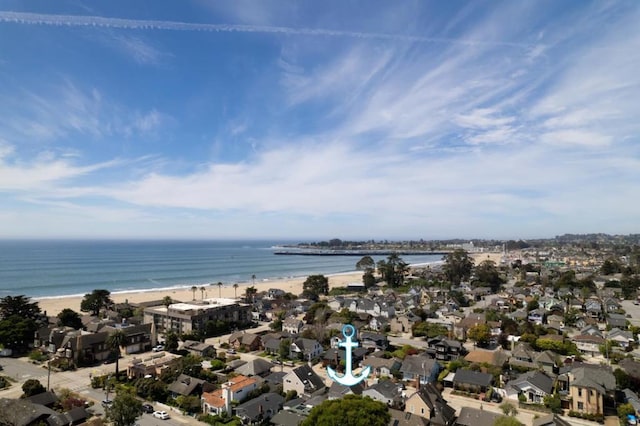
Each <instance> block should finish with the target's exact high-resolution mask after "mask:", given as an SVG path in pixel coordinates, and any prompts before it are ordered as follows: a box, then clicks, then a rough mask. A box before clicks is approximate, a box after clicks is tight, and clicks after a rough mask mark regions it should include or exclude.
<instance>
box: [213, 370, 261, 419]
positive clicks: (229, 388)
mask: <svg viewBox="0 0 640 426" xmlns="http://www.w3.org/2000/svg"><path fill="white" fill-rule="evenodd" d="M257 382H258V381H257V380H256V379H255V378H253V377H246V376H242V375H240V376H236V377H232V378H231V379H230V380H229V381H228V382H225V383H223V385H222V389H217V390H215V391H213V392H203V393H202V396H201V403H202V412H203V413H206V414H211V415H214V416H215V415H220V414H222V413H229V414H231V402H232V401H242V400H243V399H245V398H246V396H247V395H248V394H249V392H251V391H252V390H254V389H255V388H256V386H257Z"/></svg>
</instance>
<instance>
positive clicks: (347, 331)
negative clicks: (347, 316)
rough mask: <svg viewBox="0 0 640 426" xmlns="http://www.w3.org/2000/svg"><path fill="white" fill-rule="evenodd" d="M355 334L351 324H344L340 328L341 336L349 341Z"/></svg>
mask: <svg viewBox="0 0 640 426" xmlns="http://www.w3.org/2000/svg"><path fill="white" fill-rule="evenodd" d="M355 334H356V329H355V327H354V326H352V325H351V324H345V325H343V326H342V335H343V336H344V337H345V338H347V339H349V338H351V337H353V336H354V335H355Z"/></svg>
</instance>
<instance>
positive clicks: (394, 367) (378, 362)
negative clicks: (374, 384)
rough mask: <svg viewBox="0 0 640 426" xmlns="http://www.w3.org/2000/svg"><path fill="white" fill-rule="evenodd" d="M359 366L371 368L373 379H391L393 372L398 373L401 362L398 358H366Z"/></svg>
mask: <svg viewBox="0 0 640 426" xmlns="http://www.w3.org/2000/svg"><path fill="white" fill-rule="evenodd" d="M360 366H362V367H371V372H372V373H373V376H375V377H381V376H385V377H391V376H392V375H393V372H394V371H400V367H401V366H402V361H401V360H400V359H398V358H381V357H380V358H379V357H377V356H368V357H367V358H365V359H364V360H363V361H362V362H361V363H360Z"/></svg>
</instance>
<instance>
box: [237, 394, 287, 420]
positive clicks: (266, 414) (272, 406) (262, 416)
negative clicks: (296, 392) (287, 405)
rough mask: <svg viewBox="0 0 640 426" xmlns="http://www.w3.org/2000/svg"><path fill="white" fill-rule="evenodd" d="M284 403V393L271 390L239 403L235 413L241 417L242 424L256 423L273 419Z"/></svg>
mask: <svg viewBox="0 0 640 426" xmlns="http://www.w3.org/2000/svg"><path fill="white" fill-rule="evenodd" d="M283 404H284V397H283V396H282V395H280V394H277V393H274V392H269V393H265V394H262V395H260V396H258V397H257V398H253V399H251V400H249V401H247V402H244V403H242V404H240V405H238V406H237V407H236V409H235V414H236V416H238V417H240V419H241V420H242V424H256V423H260V422H264V421H266V420H269V419H271V418H272V417H273V416H274V415H276V414H277V413H278V412H279V411H280V410H281V409H282V405H283Z"/></svg>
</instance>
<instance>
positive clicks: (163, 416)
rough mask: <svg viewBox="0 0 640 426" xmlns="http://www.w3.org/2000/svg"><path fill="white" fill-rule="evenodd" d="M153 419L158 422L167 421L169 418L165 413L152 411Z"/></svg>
mask: <svg viewBox="0 0 640 426" xmlns="http://www.w3.org/2000/svg"><path fill="white" fill-rule="evenodd" d="M153 417H155V418H157V419H160V420H167V419H168V418H169V415H168V414H167V412H166V411H154V412H153Z"/></svg>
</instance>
